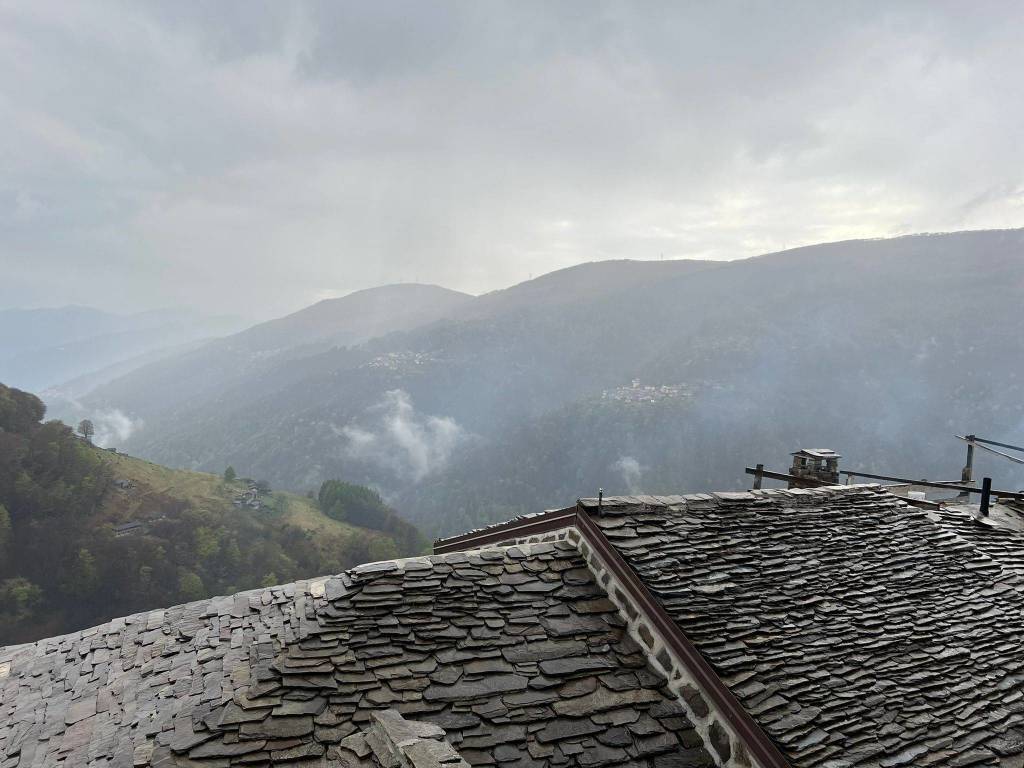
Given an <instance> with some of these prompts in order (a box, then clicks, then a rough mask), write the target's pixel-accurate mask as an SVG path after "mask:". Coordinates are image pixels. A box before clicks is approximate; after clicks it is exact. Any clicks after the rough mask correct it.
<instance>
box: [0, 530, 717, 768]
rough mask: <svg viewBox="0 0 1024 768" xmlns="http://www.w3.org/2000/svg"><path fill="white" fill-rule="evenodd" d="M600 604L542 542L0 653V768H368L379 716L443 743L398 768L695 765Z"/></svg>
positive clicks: (572, 553) (119, 623)
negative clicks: (418, 767) (415, 765)
mask: <svg viewBox="0 0 1024 768" xmlns="http://www.w3.org/2000/svg"><path fill="white" fill-rule="evenodd" d="M311 584H314V585H316V586H315V587H314V588H313V589H312V590H311V589H310V585H311ZM311 592H313V593H315V594H317V595H319V596H318V597H313V596H312V594H311ZM605 597H606V596H605V595H604V593H603V592H602V591H601V589H600V588H599V587H598V586H597V585H596V584H595V583H594V582H593V580H592V579H591V578H590V577H589V572H588V571H587V570H586V569H585V567H584V563H583V561H582V560H581V559H580V557H579V555H578V553H577V552H576V550H575V549H574V548H573V547H572V546H571V545H569V544H566V543H564V542H555V543H549V544H537V545H531V546H524V547H512V548H509V549H501V550H490V551H487V550H485V551H481V552H476V553H470V554H462V553H454V554H450V555H443V556H435V557H430V558H422V559H416V560H411V561H402V562H401V563H400V564H395V563H381V564H373V565H371V566H367V567H363V568H361V569H355V570H353V571H350V572H348V573H346V574H343V575H341V576H338V577H332V578H329V579H327V580H326V583H323V580H321V581H318V582H301V583H297V584H290V585H284V586H281V587H275V588H270V589H265V590H257V591H253V592H248V593H243V594H241V595H235V596H230V597H225V598H215V599H213V600H209V601H204V602H200V603H194V604H189V605H184V606H177V607H175V608H171V609H168V610H163V611H153V612H151V613H147V614H139V615H136V616H131V617H127V618H125V619H119V620H116V621H114V622H111V623H109V624H107V625H104V626H101V627H97V628H93V629H89V630H85V631H83V632H78V633H75V634H73V635H67V636H64V637H58V638H52V639H48V640H43V641H40V642H38V643H35V644H32V645H27V646H18V647H12V648H5V649H0V662H3V663H7V662H9V663H10V664H11V669H10V672H9V674H8V676H7V677H6V678H3V679H0V768H13V766H60V765H64V766H75V767H76V768H77V767H78V766H107V765H110V766H119V767H120V766H125V768H131V767H132V766H147V765H148V766H234V765H238V766H269V765H289V766H320V767H321V768H327V767H328V766H366V765H380V764H383V763H381V759H380V757H379V755H381V754H387V752H386V750H384V749H383V747H381V745H380V744H378V745H377V746H378V747H380V749H378V750H376V751H375V749H374V743H373V741H374V738H378V737H374V735H373V734H374V733H375V731H374V730H373V727H372V726H373V725H374V719H373V718H374V714H375V713H377V714H380V713H382V712H393V713H396V714H397V715H398V716H400V717H401V718H404V721H406V723H407V724H410V725H400V724H396V723H394V722H393V723H392V725H393V726H394V728H396V729H400V728H411V729H417V728H418V729H423V730H421V731H418V733H419V738H423V734H424V733H427V734H434V735H439V734H438V729H443V733H444V739H443V740H439V739H434V738H433V737H429V736H428V737H426V740H425V742H424V743H422V744H419V745H418V746H416V747H415V748H414V749H412V750H411V752H410V753H409V754H405V753H403V755H404V757H403V758H402V759H410V760H411V759H412V758H413V757H415V758H416V759H418V760H421V761H423V762H422V763H421V764H422V765H430V764H431V763H430V760H435V761H436V762H437V764H439V765H444V764H454V765H457V764H458V763H457V762H452V761H455V760H456V759H461V760H464V761H465V762H466V763H468V764H470V765H474V766H477V765H488V766H508V767H509V768H511V767H513V766H521V767H524V768H525V766H588V768H590V767H596V766H657V765H681V766H688V767H689V766H692V767H698V766H708V765H711V764H712V762H711V757H710V753H709V749H708V748H707V747H706V746H705V745H704V744H703V743H702V742H701V740H700V737H699V736H698V735H697V733H696V732H695V730H694V729H693V727H692V725H691V724H690V723H689V722H688V721H687V720H686V717H685V715H683V713H682V709H681V708H680V707H679V706H678V705H677V704H676V703H675V701H674V700H673V699H672V697H671V694H670V693H669V692H668V691H667V689H666V688H665V687H664V680H662V679H661V678H660V677H659V676H658V675H657V674H656V673H654V672H653V671H652V670H651V669H650V668H649V666H648V664H647V657H646V655H645V654H644V653H643V651H642V649H641V648H640V647H639V646H638V645H637V644H636V643H635V642H634V641H632V640H631V639H630V638H629V637H628V635H626V634H625V633H624V631H623V626H624V623H623V621H622V619H621V618H620V617H619V615H618V613H617V612H616V611H615V609H614V607H613V606H612V604H611V603H610V602H608V601H607V600H606V599H605ZM431 729H433V730H431ZM396 732H397V731H396ZM410 732H412V731H410ZM426 742H430V743H426ZM445 744H447V745H449V746H450V747H451V749H452V750H454V751H455V752H456V753H457V755H458V758H456V757H453V756H452V754H451V753H450V752H447V751H446V749H445V747H444V745H445ZM407 751H408V750H407ZM396 759H397V758H396ZM680 759H682V760H683V762H679V760H680Z"/></svg>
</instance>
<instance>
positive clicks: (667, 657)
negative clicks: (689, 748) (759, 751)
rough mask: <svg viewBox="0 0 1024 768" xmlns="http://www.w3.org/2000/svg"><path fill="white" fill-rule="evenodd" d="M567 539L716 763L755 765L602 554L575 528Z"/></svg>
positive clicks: (731, 767) (739, 767)
mask: <svg viewBox="0 0 1024 768" xmlns="http://www.w3.org/2000/svg"><path fill="white" fill-rule="evenodd" d="M566 539H567V540H568V541H570V542H572V543H574V544H576V547H577V549H578V550H579V552H580V555H581V556H582V557H583V559H584V560H586V562H587V565H588V567H589V568H590V570H591V572H592V573H593V574H594V578H596V579H597V583H598V584H600V585H601V587H602V588H603V589H604V590H605V592H606V593H607V594H608V597H609V598H610V599H611V601H612V602H613V603H615V605H616V606H618V608H619V611H620V612H621V614H622V618H623V619H624V620H625V621H626V622H627V625H628V631H629V634H630V636H631V637H632V638H633V639H634V640H636V641H637V642H638V643H640V644H641V645H642V646H643V647H644V649H645V650H646V651H647V652H648V655H649V657H650V664H651V666H652V667H653V668H654V669H655V670H656V671H658V672H660V673H661V674H663V675H664V676H665V677H666V679H667V680H668V686H669V689H670V690H671V691H672V693H673V694H674V695H675V697H676V699H677V700H678V702H679V703H680V704H681V705H682V706H683V707H684V708H685V709H686V712H687V714H688V716H689V718H690V720H691V721H692V722H693V723H694V725H696V728H697V732H698V733H699V734H700V735H701V737H702V738H703V740H704V743H706V744H708V745H710V747H711V748H712V757H713V758H714V759H715V762H716V763H717V764H718V765H720V766H722V767H723V768H753V767H754V766H755V765H756V764H755V763H754V761H753V760H752V758H751V757H750V755H749V754H748V753H747V749H746V747H745V745H744V744H743V742H742V741H741V740H740V738H739V737H738V736H737V735H736V733H735V732H734V731H733V730H732V729H731V728H730V727H729V725H728V724H727V722H726V721H725V718H723V717H722V716H721V714H720V713H719V712H717V711H715V708H714V705H713V704H712V702H711V700H710V698H709V697H708V696H707V695H706V693H705V692H704V691H703V690H701V688H700V686H699V685H698V683H697V681H696V680H695V679H694V678H693V675H692V674H691V673H690V671H689V670H688V669H687V667H686V665H685V664H684V663H683V662H682V660H681V659H679V658H678V657H677V656H676V654H675V653H673V651H672V649H671V647H670V646H669V645H668V643H666V642H665V638H664V637H663V636H662V635H661V633H660V632H659V631H658V630H657V629H656V628H655V627H654V626H653V625H652V624H651V622H650V621H648V619H647V617H646V616H645V615H644V614H643V613H641V612H640V610H639V609H638V608H637V606H636V605H635V604H634V603H633V601H632V599H631V598H630V596H629V594H628V593H627V592H626V590H625V589H624V588H623V586H622V584H620V583H619V581H618V579H617V578H616V577H615V575H614V574H613V573H612V571H610V570H609V569H608V567H607V565H606V564H605V563H604V561H603V560H602V559H601V557H600V556H599V555H598V554H597V553H596V552H594V551H593V549H592V548H591V547H590V545H589V544H588V543H587V542H586V540H584V538H583V536H582V535H581V534H580V532H579V531H578V530H577V529H576V528H571V529H569V531H568V532H567V534H566Z"/></svg>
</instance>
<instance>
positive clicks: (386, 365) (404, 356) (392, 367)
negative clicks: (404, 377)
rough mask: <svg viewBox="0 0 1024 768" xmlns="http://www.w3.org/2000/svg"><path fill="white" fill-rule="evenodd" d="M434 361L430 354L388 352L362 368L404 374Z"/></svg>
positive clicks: (434, 358)
mask: <svg viewBox="0 0 1024 768" xmlns="http://www.w3.org/2000/svg"><path fill="white" fill-rule="evenodd" d="M436 359H437V358H436V357H435V356H434V355H433V354H431V353H430V352H408V351H406V352H388V353H387V354H384V355H378V356H377V357H375V358H373V360H371V361H370V362H368V363H364V364H363V367H365V368H378V369H383V370H389V371H398V372H405V371H410V370H412V369H414V368H416V367H417V366H420V365H426V364H427V363H432V362H434V361H435V360H436Z"/></svg>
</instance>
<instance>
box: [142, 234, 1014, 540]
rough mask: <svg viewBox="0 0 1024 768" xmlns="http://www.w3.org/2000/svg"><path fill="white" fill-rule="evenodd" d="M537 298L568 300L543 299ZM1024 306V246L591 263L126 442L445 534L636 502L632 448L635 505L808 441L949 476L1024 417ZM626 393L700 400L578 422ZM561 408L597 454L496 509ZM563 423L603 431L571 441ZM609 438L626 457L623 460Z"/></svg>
mask: <svg viewBox="0 0 1024 768" xmlns="http://www.w3.org/2000/svg"><path fill="white" fill-rule="evenodd" d="M645 273H646V274H645ZM627 277H628V279H627ZM548 286H554V288H553V290H551V291H547V287H548ZM545 291H547V294H546V295H548V296H549V297H555V298H557V299H558V301H554V300H551V301H540V300H539V299H538V298H537V297H538V296H541V295H544V294H545ZM519 297H522V300H521V301H520V299H519ZM1022 299H1024V246H1022V233H1021V232H1020V231H1017V230H1011V231H995V232H967V233H955V234H948V235H929V236H914V237H905V238H896V239H892V240H874V241H849V242H844V243H833V244H827V245H822V246H812V247H807V248H800V249H795V250H793V251H787V252H782V253H778V254H770V255H766V256H762V257H758V258H755V259H747V260H744V261H735V262H715V263H708V262H700V263H694V262H678V263H677V262H664V263H662V262H646V263H645V262H639V263H636V262H632V263H631V262H615V263H613V265H612V266H608V265H605V264H603V263H598V264H592V265H581V266H580V267H576V268H573V269H571V270H565V271H562V272H560V273H554V275H552V276H545V277H544V278H538V280H537V281H531V282H530V283H525V284H522V285H520V286H515V287H513V288H511V289H508V290H507V291H506V292H498V293H496V294H487V295H485V296H482V297H480V298H478V299H474V300H471V301H469V302H467V304H466V306H465V307H464V308H462V309H460V310H459V311H458V312H455V313H453V315H452V316H451V317H448V318H445V319H441V320H437V321H435V322H433V323H430V324H428V325H425V326H422V327H419V328H414V329H412V330H406V331H403V332H400V333H394V334H391V335H388V336H385V337H382V338H377V339H372V340H369V341H367V342H366V343H364V344H363V345H361V346H359V347H357V348H350V349H338V350H330V351H327V352H323V353H321V354H318V355H314V356H311V357H307V358H304V359H302V360H300V361H298V362H294V361H291V362H289V363H288V364H285V365H279V366H276V367H274V366H271V367H269V368H267V369H266V370H265V371H264V372H263V373H262V374H261V376H260V377H259V381H258V382H256V381H253V382H252V383H251V384H250V383H249V382H248V381H240V382H237V383H236V385H235V388H234V389H233V390H230V391H228V393H227V394H225V395H224V396H222V397H220V398H217V399H214V400H210V401H207V402H195V403H191V404H189V406H188V407H187V408H184V409H182V410H180V411H178V412H176V413H175V416H174V418H173V420H172V419H168V420H166V421H159V420H158V421H155V422H152V423H151V424H150V426H151V427H153V428H152V429H151V428H147V430H146V431H145V432H143V433H142V434H140V435H139V436H138V437H137V438H133V439H132V440H131V441H130V446H131V447H132V449H133V450H137V451H139V452H141V453H143V454H144V455H148V456H151V457H154V458H156V459H158V460H160V461H164V462H167V463H172V464H176V465H185V466H193V467H211V468H215V467H217V466H220V465H223V464H224V463H225V462H228V461H233V462H236V463H239V464H244V465H246V466H251V467H253V471H256V472H258V473H260V474H264V475H266V476H268V477H270V478H272V479H273V480H274V481H275V482H276V483H278V484H281V485H284V486H291V487H299V488H303V487H314V486H315V485H316V484H317V483H318V482H319V480H321V479H323V478H324V477H327V476H332V475H343V476H345V477H347V478H351V479H353V480H357V481H360V482H364V483H371V484H374V485H376V486H377V487H380V488H381V489H382V490H384V491H385V492H386V493H387V494H389V495H390V496H391V497H393V498H401V499H402V502H403V510H405V511H408V513H409V514H410V515H412V516H414V517H415V518H416V519H417V520H418V521H419V522H420V523H421V524H422V525H423V526H424V527H425V528H432V529H433V530H451V529H452V528H451V526H452V525H453V522H452V521H454V520H456V519H457V520H458V521H459V524H460V525H461V523H462V521H470V522H472V521H474V520H479V519H482V518H484V517H488V516H490V511H489V510H493V509H494V508H495V507H496V505H512V506H516V505H518V507H517V508H519V509H520V511H525V510H530V509H536V508H537V507H539V506H542V505H549V504H560V503H565V501H566V499H564V498H562V496H563V495H564V494H565V492H566V491H567V489H569V488H573V487H577V486H579V487H580V490H579V491H577V492H582V490H587V489H588V488H590V486H592V485H596V484H603V485H605V486H608V487H609V488H610V489H618V490H623V489H625V487H626V486H625V485H624V484H623V483H621V482H619V481H618V480H616V477H617V475H616V470H613V469H611V468H610V467H611V465H613V464H615V462H617V461H618V460H619V459H620V458H622V457H623V456H626V457H627V458H628V457H630V456H632V458H634V459H636V461H637V463H638V464H639V465H640V466H641V467H646V469H645V470H644V471H641V472H640V474H639V476H638V477H637V479H636V484H637V487H638V488H643V489H645V490H654V489H655V486H656V487H657V489H659V490H665V491H667V490H680V489H689V490H700V489H706V488H711V487H719V488H721V487H735V486H736V485H737V484H743V483H744V478H743V476H742V467H743V465H744V464H746V463H750V462H755V461H758V460H760V461H765V462H768V463H771V462H782V461H784V460H785V454H786V453H787V452H788V451H789V450H793V449H794V448H796V447H798V444H800V443H804V444H807V443H812V442H813V443H816V444H818V443H820V444H823V445H831V446H832V447H835V448H838V449H840V450H842V451H844V452H845V453H846V454H847V456H848V457H849V458H848V460H847V464H848V465H849V466H856V467H857V468H864V465H865V464H870V465H872V466H875V468H882V467H884V468H888V469H890V470H893V469H899V470H900V471H906V472H915V473H916V472H927V473H932V474H933V476H935V473H938V474H946V475H948V474H949V471H950V469H957V468H958V462H962V458H960V454H961V450H960V448H959V446H958V445H957V444H956V442H955V441H954V440H952V438H951V437H950V433H951V432H952V431H954V430H958V429H972V430H974V431H977V432H979V433H981V432H983V431H986V430H987V431H989V432H991V433H992V434H994V435H997V436H1003V437H1007V438H1009V437H1010V436H1012V435H1013V433H1014V431H1016V430H1019V425H1020V423H1021V421H1022V419H1024V412H1022V410H1021V408H1022V406H1021V403H1022V402H1024V397H1022V395H1024V392H1022V391H1021V382H1022V380H1024V362H1022V361H1024V348H1022V346H1024V342H1022V340H1021V339H1019V338H1018V337H1017V334H1015V333H1014V328H1015V327H1016V325H1015V323H1016V318H1017V307H1019V306H1020V303H1021V300H1022ZM381 360H383V361H384V362H383V363H380V364H379V365H376V366H375V362H374V361H381ZM410 361H415V362H410ZM993 371H998V372H999V374H998V376H992V375H991V372H993ZM634 378H639V379H640V380H641V381H642V383H643V384H644V385H648V384H651V385H654V384H657V385H661V384H676V383H706V384H708V386H704V387H703V388H702V389H700V391H699V393H698V394H697V395H696V396H695V397H694V398H693V400H692V402H690V403H688V404H687V406H686V408H680V409H678V410H675V411H671V412H670V413H669V414H668V416H667V417H666V421H664V422H663V423H657V424H653V425H652V424H649V423H647V422H646V421H644V416H643V414H642V412H640V413H639V414H638V413H634V412H630V411H627V412H626V414H625V415H624V416H622V417H621V418H620V416H616V415H614V408H613V409H612V410H611V411H609V410H608V409H603V410H602V411H601V414H603V416H602V418H594V419H590V420H589V421H588V420H587V419H588V418H589V417H587V416H586V414H587V412H588V409H590V408H591V407H592V404H593V403H594V398H595V397H599V396H600V394H601V392H602V391H604V390H606V389H609V388H615V387H620V386H623V385H628V384H629V382H630V381H631V380H632V379H634ZM712 385H713V386H712ZM395 392H398V393H400V394H399V395H396V394H393V393H395ZM389 393H392V394H389ZM559 409H568V411H564V412H563V417H562V419H563V420H562V422H561V426H559V427H558V431H559V433H560V434H561V433H564V432H566V431H570V432H573V433H575V434H578V441H579V442H581V443H588V444H589V443H598V442H600V443H602V444H604V445H605V446H606V448H605V449H604V450H605V452H604V453H602V454H600V455H598V454H594V453H592V452H588V451H585V450H572V449H571V448H570V447H569V446H566V447H565V449H564V453H563V454H561V455H559V456H556V457H551V459H550V461H548V462H547V463H546V464H545V465H544V469H545V472H541V473H535V475H536V476H535V478H534V480H533V481H524V482H520V483H519V485H518V490H517V491H516V493H515V494H513V495H506V496H504V497H503V496H502V493H503V492H502V491H500V490H499V489H501V488H508V487H510V486H509V478H514V477H523V473H522V472H521V471H520V468H518V467H516V466H515V464H516V462H517V461H522V462H525V463H526V464H524V466H526V465H529V462H530V461H531V459H530V455H532V454H536V452H537V448H536V443H537V441H538V440H540V441H546V442H548V443H559V444H561V441H560V439H558V438H557V436H556V435H554V434H553V430H555V427H554V426H552V425H553V424H557V423H559V421H558V418H556V415H557V414H558V413H559V412H560V411H559ZM565 413H568V414H572V413H576V416H573V417H571V418H570V417H569V416H565V415H564V414H565ZM634 416H635V417H636V419H637V420H634ZM566 419H568V420H566ZM573 419H575V422H580V423H583V424H586V423H589V424H590V425H591V426H590V427H589V429H590V430H591V432H590V433H588V432H586V431H585V430H584V431H580V430H578V429H576V427H575V426H573V427H572V428H571V429H570V425H571V424H574V423H575V422H574V421H573ZM602 419H603V420H602ZM673 419H676V421H673ZM673 424H674V425H675V426H674V427H673V429H669V426H670V425H673ZM608 425H611V426H608ZM609 429H611V430H615V431H617V432H618V439H619V442H621V443H622V444H623V445H624V446H627V447H628V446H629V445H633V446H636V447H635V448H629V449H627V448H623V449H622V450H621V452H620V455H616V456H612V455H611V453H613V452H614V446H615V445H616V439H615V438H613V439H612V440H610V441H609V440H607V439H606V436H605V434H604V433H605V432H607V431H608V430H609ZM673 430H674V431H673ZM645 435H647V436H648V437H647V438H645ZM681 436H687V437H686V438H685V440H684V439H683V438H682V437H681ZM645 440H646V442H648V443H650V446H649V449H647V450H645V449H644V444H645ZM656 448H657V449H656ZM633 454H639V455H633ZM926 457H927V458H926ZM548 470H550V471H552V472H557V473H559V474H557V476H552V475H550V474H549V473H548ZM993 472H994V473H995V474H997V475H998V473H999V472H1004V475H1005V479H1006V481H1007V482H1010V481H1012V480H1013V478H1012V477H1011V476H1010V473H1008V471H1006V470H1005V469H1004V468H1000V467H995V468H993ZM659 478H660V479H659ZM488 489H491V490H488ZM590 490H592V489H590Z"/></svg>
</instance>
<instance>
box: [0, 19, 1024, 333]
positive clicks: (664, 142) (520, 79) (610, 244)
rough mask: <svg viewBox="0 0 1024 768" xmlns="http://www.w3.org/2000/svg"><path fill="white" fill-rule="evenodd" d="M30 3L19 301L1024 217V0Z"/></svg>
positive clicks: (7, 263) (401, 273)
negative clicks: (1022, 85)
mask: <svg viewBox="0 0 1024 768" xmlns="http://www.w3.org/2000/svg"><path fill="white" fill-rule="evenodd" d="M966 16H967V15H965V14H964V13H963V8H962V6H961V5H959V4H953V3H949V4H945V3H931V2H928V3H925V2H921V3H901V4H898V5H897V4H891V3H849V4H829V3H809V2H808V3H787V4H785V5H779V4H775V3H759V2H744V3H714V4H710V3H709V4H677V3H655V2H638V3H629V4H627V3H616V2H608V3H592V2H585V3H584V2H567V3H539V2H507V3H500V2H493V3H431V4H424V3H416V2H395V3H387V4H384V5H381V4H362V3H336V2H324V3H289V4H284V3H274V2H265V3H252V2H235V3H216V4H199V3H152V4H144V3H116V2H112V3H102V2H101V3H92V4H88V5H83V4H50V3H37V2H32V3H28V2H26V3H6V2H5V3H0V163H2V165H3V169H4V173H3V174H2V175H0V270H2V272H3V274H4V275H5V277H6V279H5V280H2V281H0V306H11V305H26V304H35V305H41V304H60V303H66V302H72V301H74V302H76V303H93V304H96V305H99V306H103V307H105V308H109V309H125V310H134V309H144V308H149V307H153V306H162V305H167V304H192V305H196V306H200V307H203V308H206V309H208V308H209V307H210V306H211V305H213V306H216V307H217V308H218V309H219V310H221V311H228V312H235V313H241V314H251V313H264V314H273V313H281V312H284V311H288V310H291V309H294V308H297V307H298V306H301V305H303V304H305V303H308V302H309V301H311V300H312V299H313V298H314V297H316V296H318V295H322V294H323V293H324V292H325V291H336V292H343V291H346V290H352V289H357V288H362V287H366V286H369V285H375V284H380V283H384V282H395V281H401V280H419V281H432V282H438V283H441V284H444V285H447V286H450V287H453V288H458V289H462V290H468V291H471V292H480V291H484V290H489V289H492V288H496V287H501V286H503V285H506V284H509V283H512V282H515V281H518V280H522V279H525V278H526V277H527V276H528V275H529V274H535V275H536V274H539V273H542V272H545V271H548V270H551V269H555V268H559V267H562V266H566V265H568V264H572V263H577V262H580V261H586V260H592V259H602V258H622V257H628V258H641V259H642V258H658V257H659V256H660V255H662V254H664V256H665V257H667V258H681V257H703V258H715V259H727V258H736V257H741V256H749V255H754V254H756V253H760V252H765V251H771V250H776V249H780V248H782V247H786V246H789V247H792V246H796V245H800V244H806V243H811V242H820V241H824V240H831V239H842V238H848V237H860V236H884V235H892V234H899V233H904V232H907V231H937V230H942V229H954V228H981V227H1001V226H1021V225H1024V205H1022V198H1021V195H1020V194H1019V190H1020V189H1021V188H1022V185H1024V178H1022V176H1024V172H1022V171H1021V168H1024V148H1022V146H1021V143H1020V142H1019V137H1018V136H1017V133H1018V126H1019V125H1020V123H1021V120H1022V118H1024V103H1022V101H1024V96H1022V94H1021V92H1020V89H1019V87H1018V83H1017V82H1016V79H1017V78H1016V77H1015V74H1016V73H1017V72H1020V71H1021V69H1022V67H1024V49H1022V48H1021V47H1020V46H1019V44H1018V40H1017V31H1018V30H1019V29H1020V27H1021V22H1024V7H1022V6H1020V5H1019V4H1015V3H995V2H991V3H982V4H978V5H977V6H972V12H971V13H970V14H969V18H966Z"/></svg>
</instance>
